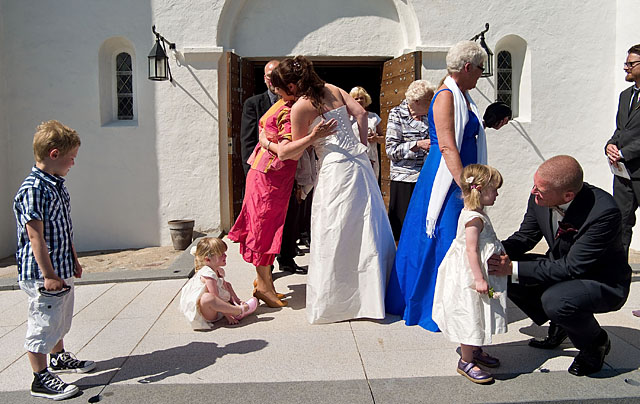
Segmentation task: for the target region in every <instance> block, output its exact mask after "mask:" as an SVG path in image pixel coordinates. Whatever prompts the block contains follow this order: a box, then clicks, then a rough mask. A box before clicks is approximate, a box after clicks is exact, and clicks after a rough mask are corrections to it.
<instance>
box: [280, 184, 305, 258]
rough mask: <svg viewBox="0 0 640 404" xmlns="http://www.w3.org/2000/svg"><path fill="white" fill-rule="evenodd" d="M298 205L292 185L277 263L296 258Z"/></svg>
mask: <svg viewBox="0 0 640 404" xmlns="http://www.w3.org/2000/svg"><path fill="white" fill-rule="evenodd" d="M299 206H300V204H298V201H297V200H296V185H295V184H294V185H293V190H292V191H291V196H290V197H289V207H288V208H287V217H286V218H285V220H284V228H283V229H282V245H281V246H280V254H279V255H278V262H279V263H287V262H291V261H292V260H293V259H294V258H295V257H296V255H297V254H296V240H297V239H298V234H299V231H298V220H297V218H298V210H299Z"/></svg>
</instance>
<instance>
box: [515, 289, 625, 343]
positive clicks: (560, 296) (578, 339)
mask: <svg viewBox="0 0 640 404" xmlns="http://www.w3.org/2000/svg"><path fill="white" fill-rule="evenodd" d="M628 293H629V290H628V289H627V290H626V293H625V291H624V288H616V287H612V286H610V285H605V284H604V283H601V282H598V281H594V280H590V279H573V280H569V281H564V282H558V283H556V284H554V285H551V286H549V285H546V286H543V285H534V286H528V285H521V284H519V283H512V282H509V286H508V288H507V296H508V297H509V299H511V301H513V302H514V303H515V304H516V305H517V306H518V307H519V308H520V309H521V310H522V311H523V312H524V313H525V314H526V315H527V316H529V317H530V318H531V319H532V320H533V321H534V322H535V323H536V324H538V325H542V324H544V323H545V322H546V321H547V320H551V321H552V322H554V323H556V324H558V325H560V326H561V327H562V328H564V329H565V330H566V331H567V334H568V335H569V338H570V339H571V342H573V345H574V346H575V347H576V348H578V349H580V350H583V349H587V348H590V347H592V346H594V345H595V344H596V343H597V339H598V336H599V335H600V332H601V330H602V328H600V324H598V322H597V321H596V319H595V317H594V316H593V314H594V313H607V312H610V311H615V310H618V309H619V308H620V307H622V305H623V304H624V302H625V301H626V300H627V295H628Z"/></svg>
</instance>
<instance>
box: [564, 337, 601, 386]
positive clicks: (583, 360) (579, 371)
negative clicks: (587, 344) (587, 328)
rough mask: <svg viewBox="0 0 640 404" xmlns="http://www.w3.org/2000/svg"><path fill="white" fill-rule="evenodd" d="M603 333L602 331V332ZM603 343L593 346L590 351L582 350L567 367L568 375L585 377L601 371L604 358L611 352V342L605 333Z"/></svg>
mask: <svg viewBox="0 0 640 404" xmlns="http://www.w3.org/2000/svg"><path fill="white" fill-rule="evenodd" d="M603 332H604V331H603ZM604 335H605V338H606V340H605V342H604V344H602V345H598V346H595V347H593V348H590V349H583V350H582V351H580V352H578V355H577V356H576V357H575V359H574V360H573V363H572V364H571V366H569V373H571V374H572V375H575V376H586V375H590V374H591V373H596V372H598V371H600V369H602V365H603V363H604V357H605V356H606V355H607V354H608V353H609V351H610V350H611V341H610V340H609V336H608V335H607V334H606V332H605V334H604Z"/></svg>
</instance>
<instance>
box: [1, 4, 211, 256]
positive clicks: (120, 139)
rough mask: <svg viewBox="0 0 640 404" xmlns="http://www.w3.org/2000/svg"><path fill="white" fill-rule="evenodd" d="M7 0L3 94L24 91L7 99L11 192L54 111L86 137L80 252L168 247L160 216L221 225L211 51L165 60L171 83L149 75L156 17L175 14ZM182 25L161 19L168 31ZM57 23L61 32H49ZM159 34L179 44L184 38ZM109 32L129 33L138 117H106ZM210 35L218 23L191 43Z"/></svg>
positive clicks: (71, 184) (78, 173)
mask: <svg viewBox="0 0 640 404" xmlns="http://www.w3.org/2000/svg"><path fill="white" fill-rule="evenodd" d="M162 3H163V4H164V2H162ZM202 3H204V2H202ZM5 4H6V8H7V10H6V13H7V14H8V15H10V16H11V18H10V19H8V20H7V21H6V25H7V26H6V28H5V31H6V32H11V41H9V42H10V43H9V44H8V45H7V47H8V49H6V51H8V52H11V54H12V58H11V60H10V61H9V62H7V63H5V67H6V69H7V71H6V74H7V76H8V77H11V78H12V80H11V82H10V83H8V88H7V91H6V92H5V93H8V94H20V96H19V97H17V99H16V102H15V103H12V104H11V105H6V106H5V107H6V110H7V111H8V113H7V116H9V117H10V120H11V127H12V133H13V135H12V140H15V144H13V145H12V150H11V156H12V160H11V163H10V166H11V167H12V170H11V175H10V182H11V184H10V187H9V188H11V189H13V188H15V187H17V186H18V185H19V183H20V181H21V180H22V178H23V177H24V176H25V175H26V174H27V173H28V170H29V167H30V166H31V165H32V164H33V160H32V153H31V138H32V137H31V136H32V134H33V132H34V129H35V127H36V125H37V124H38V123H39V122H41V121H43V120H47V119H58V120H60V121H62V122H63V123H65V124H67V125H69V126H71V127H72V128H74V129H76V130H77V131H78V133H79V134H80V137H81V140H82V147H81V148H80V153H79V156H78V159H77V161H76V166H75V167H73V169H72V170H71V172H70V173H69V175H68V182H67V185H68V188H69V191H70V193H71V197H72V211H73V219H74V228H75V236H76V245H77V247H78V249H79V250H86V249H105V248H124V247H142V246H148V245H159V244H165V245H166V244H170V237H169V232H168V230H167V224H166V222H167V221H168V220H171V219H183V218H189V219H195V220H196V226H197V229H202V230H211V229H218V228H219V227H220V218H219V217H220V213H219V206H218V204H219V202H218V199H219V195H218V194H219V189H220V185H219V174H218V151H217V148H218V142H217V128H216V125H217V119H218V113H217V110H216V108H217V105H216V101H215V98H216V94H217V88H216V83H215V82H216V79H217V76H216V75H215V74H214V73H213V72H215V63H217V59H215V63H213V62H210V61H209V60H207V61H206V62H202V61H201V60H195V61H194V62H192V63H190V62H189V61H187V62H183V64H184V66H182V67H177V66H176V64H175V63H176V62H175V59H172V61H171V63H172V68H173V71H174V77H175V81H174V83H173V84H171V83H169V82H161V83H155V82H151V81H149V80H148V79H147V53H148V52H149V49H150V48H151V46H152V45H153V35H152V33H151V25H152V24H153V23H154V22H156V19H159V20H160V22H161V23H162V22H163V20H162V19H163V18H165V17H167V16H168V15H173V14H172V13H171V10H170V9H168V8H163V7H166V6H164V5H162V4H161V5H160V7H159V8H160V10H155V9H153V8H152V6H157V4H155V3H154V4H153V5H152V4H150V3H149V2H135V3H131V2H128V1H117V2H108V3H107V2H104V3H95V2H92V3H82V5H79V4H78V2H76V1H59V2H56V3H55V4H53V3H50V4H49V3H41V2H32V1H26V2H24V1H20V2H18V1H9V2H5ZM193 11H194V12H195V11H196V10H193ZM200 11H202V10H200ZM199 16H203V14H199ZM52 19H53V20H55V21H54V22H55V24H53V23H52ZM204 20H208V18H206V16H205V17H204ZM209 21H210V20H209ZM80 22H81V23H80ZM203 24H204V22H203ZM180 25H181V22H180V21H174V22H173V25H172V24H164V26H165V28H170V27H172V26H173V27H174V28H175V30H173V31H174V32H180V31H181V29H178V28H179V26H180ZM52 27H57V28H56V29H55V30H54V31H53V32H52ZM195 28H197V27H195ZM195 28H194V29H195ZM168 31H169V32H172V30H171V29H168ZM161 32H162V33H163V34H164V35H166V36H167V37H168V38H170V39H171V40H176V41H178V39H177V38H176V39H174V38H175V37H178V36H179V35H175V37H171V35H170V33H167V32H166V31H164V32H163V31H161ZM115 36H121V37H123V38H126V40H127V41H129V42H130V43H131V44H132V47H133V50H134V51H135V55H132V56H134V63H135V64H134V67H133V82H134V86H135V90H134V96H137V119H135V120H134V121H119V122H111V123H106V124H105V125H103V124H102V123H103V122H102V120H101V109H100V104H101V99H100V91H99V90H100V80H99V76H100V75H99V61H100V54H99V50H100V48H101V46H102V45H103V44H104V42H105V41H107V40H108V39H109V38H113V37H115ZM207 37H208V38H207ZM214 38H215V27H209V30H208V35H207V33H205V34H203V36H202V39H201V41H200V42H197V41H198V39H197V38H196V39H195V40H194V41H193V42H190V44H192V45H193V44H194V43H195V44H206V43H211V42H212V41H213V40H214ZM180 45H181V46H184V43H181V44H180ZM103 101H104V100H103ZM107 102H111V100H110V99H109V100H107ZM3 220H4V219H3ZM6 244H7V243H3V245H6ZM9 244H11V243H9Z"/></svg>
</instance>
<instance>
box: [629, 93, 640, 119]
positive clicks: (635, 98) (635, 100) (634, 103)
mask: <svg viewBox="0 0 640 404" xmlns="http://www.w3.org/2000/svg"><path fill="white" fill-rule="evenodd" d="M639 91H640V90H639V89H637V88H634V89H633V95H631V106H630V107H629V115H631V113H632V112H633V110H634V109H636V106H638V92H639Z"/></svg>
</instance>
